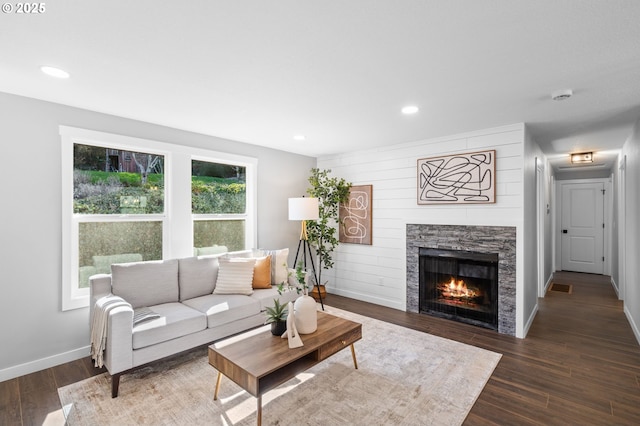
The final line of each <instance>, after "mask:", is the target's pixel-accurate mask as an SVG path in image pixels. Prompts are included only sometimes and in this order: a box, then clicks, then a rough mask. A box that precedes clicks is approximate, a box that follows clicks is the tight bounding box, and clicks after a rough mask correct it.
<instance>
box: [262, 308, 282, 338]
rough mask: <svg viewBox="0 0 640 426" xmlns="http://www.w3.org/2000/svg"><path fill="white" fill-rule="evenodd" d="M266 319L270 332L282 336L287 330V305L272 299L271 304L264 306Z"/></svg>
mask: <svg viewBox="0 0 640 426" xmlns="http://www.w3.org/2000/svg"><path fill="white" fill-rule="evenodd" d="M265 310H266V315H267V319H266V321H265V322H264V323H265V324H271V334H273V335H274V336H282V335H283V334H284V332H285V331H287V305H286V304H281V303H280V301H279V300H278V299H273V306H267V307H266V309H265Z"/></svg>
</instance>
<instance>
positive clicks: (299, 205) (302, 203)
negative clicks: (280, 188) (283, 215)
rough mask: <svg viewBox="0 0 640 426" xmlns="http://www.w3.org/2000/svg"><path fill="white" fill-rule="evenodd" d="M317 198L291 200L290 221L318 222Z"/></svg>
mask: <svg viewBox="0 0 640 426" xmlns="http://www.w3.org/2000/svg"><path fill="white" fill-rule="evenodd" d="M318 217H319V212H318V199H317V198H305V197H300V198H289V220H318Z"/></svg>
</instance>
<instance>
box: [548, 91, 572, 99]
mask: <svg viewBox="0 0 640 426" xmlns="http://www.w3.org/2000/svg"><path fill="white" fill-rule="evenodd" d="M571 95H573V90H571V89H564V90H556V91H555V92H553V93H552V94H551V99H553V100H554V101H564V100H565V99H569V98H570V97H571Z"/></svg>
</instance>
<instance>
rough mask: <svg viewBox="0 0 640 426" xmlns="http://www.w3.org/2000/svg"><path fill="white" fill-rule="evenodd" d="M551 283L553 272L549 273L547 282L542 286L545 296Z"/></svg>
mask: <svg viewBox="0 0 640 426" xmlns="http://www.w3.org/2000/svg"><path fill="white" fill-rule="evenodd" d="M552 282H553V272H552V273H551V275H549V278H547V282H546V283H545V284H544V294H547V291H549V286H550V285H551V283H552Z"/></svg>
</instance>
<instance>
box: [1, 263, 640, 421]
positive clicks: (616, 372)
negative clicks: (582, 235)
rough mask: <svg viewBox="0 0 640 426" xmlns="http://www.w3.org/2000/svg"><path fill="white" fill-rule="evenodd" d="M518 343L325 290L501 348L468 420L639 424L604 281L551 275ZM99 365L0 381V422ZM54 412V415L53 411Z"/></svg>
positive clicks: (360, 309) (354, 305)
mask: <svg viewBox="0 0 640 426" xmlns="http://www.w3.org/2000/svg"><path fill="white" fill-rule="evenodd" d="M554 282H555V283H558V284H570V285H571V286H572V292H571V293H561V292H556V291H551V292H549V293H547V296H546V297H545V298H544V299H540V301H539V312H538V314H537V316H536V318H535V320H534V322H533V325H532V326H531V329H530V331H529V334H528V335H527V338H526V339H516V338H513V337H509V336H504V335H500V334H498V333H496V332H493V331H490V330H485V329H482V328H478V327H474V326H469V325H465V324H460V323H456V322H452V321H447V320H443V319H438V318H432V317H429V316H426V315H420V314H411V313H406V312H401V311H398V310H395V309H390V308H385V307H381V306H378V305H373V304H370V303H366V302H360V301H357V300H353V299H348V298H344V297H340V296H335V295H331V294H329V295H327V298H326V303H327V304H328V305H330V306H334V307H337V308H340V309H345V310H349V311H352V312H356V313H359V314H362V315H366V316H370V317H373V318H377V319H380V320H384V321H388V322H392V323H395V324H398V325H402V326H405V327H409V328H412V329H416V330H420V331H424V332H427V333H431V334H434V335H438V336H442V337H446V338H449V339H452V340H457V341H459V342H463V343H467V344H470V345H474V346H478V347H481V348H485V349H488V350H491V351H494V352H499V353H501V354H502V355H503V356H502V359H501V360H500V363H499V364H498V366H497V367H496V369H495V371H494V373H493V375H492V376H491V379H490V380H489V382H488V383H487V385H486V386H485V388H484V390H483V391H482V393H481V395H480V397H479V398H478V400H477V401H476V403H475V405H474V406H473V408H472V409H471V412H470V413H469V416H468V417H467V419H466V421H465V424H467V425H534V424H535V425H611V424H616V425H618V424H619V425H626V424H628V425H638V424H640V346H639V345H638V342H637V341H636V339H635V337H634V335H633V333H632V330H631V327H630V326H629V323H628V322H627V319H626V317H625V315H624V313H623V311H622V303H621V302H620V301H618V300H617V298H616V296H615V293H614V291H613V288H612V287H611V285H610V283H609V277H603V276H598V275H589V274H575V273H565V272H561V273H557V274H556V275H555V277H554ZM100 372H101V371H100V370H97V369H95V368H93V366H92V365H91V362H90V360H89V359H82V360H78V361H74V362H70V363H67V364H63V365H60V366H57V367H54V368H50V369H47V370H43V371H39V372H36V373H33V374H29V375H26V376H22V377H18V378H16V379H12V380H8V381H5V382H1V383H0V425H42V424H43V423H45V422H46V421H47V420H49V419H51V417H52V413H55V412H56V411H57V410H59V409H60V402H59V400H58V395H57V391H56V389H57V388H58V387H60V386H64V385H66V384H69V383H73V382H76V381H80V380H82V379H85V378H87V377H90V376H92V375H95V374H99V373H100ZM54 418H55V416H54Z"/></svg>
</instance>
